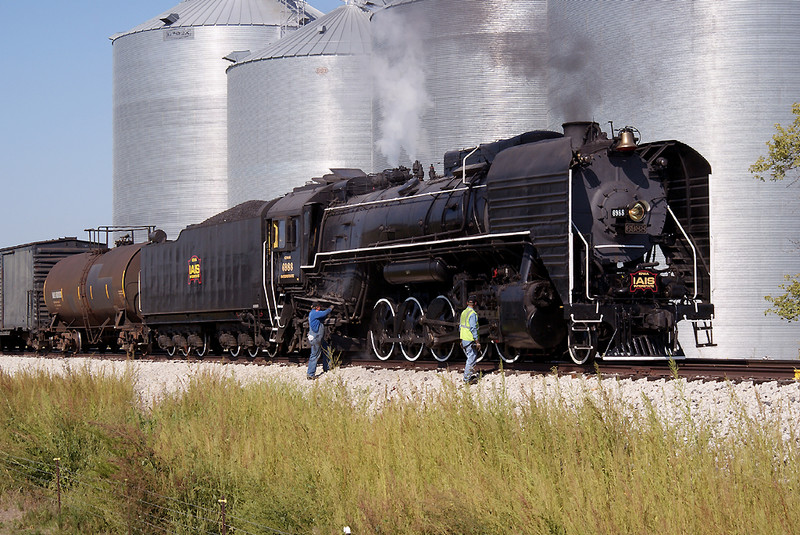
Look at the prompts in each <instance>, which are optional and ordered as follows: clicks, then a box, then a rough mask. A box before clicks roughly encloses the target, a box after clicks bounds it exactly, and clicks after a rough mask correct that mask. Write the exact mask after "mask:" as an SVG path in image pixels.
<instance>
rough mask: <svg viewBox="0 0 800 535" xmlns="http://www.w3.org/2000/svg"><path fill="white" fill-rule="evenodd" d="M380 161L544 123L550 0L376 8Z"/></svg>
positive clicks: (403, 2)
mask: <svg viewBox="0 0 800 535" xmlns="http://www.w3.org/2000/svg"><path fill="white" fill-rule="evenodd" d="M372 20H373V36H374V38H373V45H374V54H373V63H374V65H375V69H374V71H375V78H374V80H375V95H376V104H375V114H374V136H375V138H376V145H377V147H378V151H379V152H380V154H379V155H376V165H377V166H378V167H379V168H381V167H385V166H386V164H396V163H398V162H399V163H401V164H404V165H409V163H410V161H413V160H414V159H419V160H420V161H421V162H422V164H423V166H424V167H425V168H426V169H427V168H428V165H429V164H431V163H435V162H436V163H439V165H437V169H438V170H439V172H441V161H442V155H443V154H444V152H445V151H447V150H451V149H457V148H463V147H466V146H475V145H476V144H478V143H483V142H487V141H493V140H495V139H499V138H503V137H511V136H514V135H517V134H519V133H521V132H523V131H526V130H532V129H535V128H541V127H542V125H544V124H545V123H546V117H547V116H546V113H547V106H546V99H547V86H546V78H545V75H546V72H547V70H546V61H547V1H546V0H516V1H514V2H509V1H506V0H398V1H396V2H394V3H392V5H390V6H388V7H386V8H385V9H381V10H378V11H376V12H375V14H374V15H373V19H372Z"/></svg>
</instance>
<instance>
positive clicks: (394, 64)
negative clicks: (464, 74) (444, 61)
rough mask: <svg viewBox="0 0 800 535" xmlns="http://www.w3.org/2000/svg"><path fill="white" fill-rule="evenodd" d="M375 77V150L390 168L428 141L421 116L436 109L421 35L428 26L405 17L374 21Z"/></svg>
mask: <svg viewBox="0 0 800 535" xmlns="http://www.w3.org/2000/svg"><path fill="white" fill-rule="evenodd" d="M373 25H374V26H373V28H372V32H373V33H372V34H373V36H374V42H375V47H373V57H372V65H373V68H372V75H373V84H374V89H375V94H376V95H377V96H378V97H379V98H378V99H377V101H378V102H379V103H380V106H379V107H378V109H377V113H378V135H379V138H378V140H377V141H376V142H375V146H376V148H377V149H378V150H379V151H380V152H381V153H382V154H383V155H384V156H386V158H387V160H388V162H389V165H391V166H397V165H398V164H399V163H400V158H401V155H402V153H403V152H405V154H406V155H408V156H409V157H410V158H411V159H412V160H413V159H415V158H416V155H417V153H418V150H419V147H420V146H422V144H423V143H424V141H425V138H426V136H425V133H424V129H423V128H422V116H423V114H424V113H425V112H426V111H427V110H428V109H430V108H431V106H432V105H433V103H432V101H431V99H430V97H429V96H428V94H427V90H426V88H425V78H426V76H425V67H424V65H425V61H424V57H425V56H424V48H423V40H422V35H424V28H425V27H426V26H427V24H424V23H423V24H419V23H414V24H412V23H411V21H410V20H408V19H407V18H405V17H403V16H402V15H398V14H393V15H392V16H387V17H380V19H379V20H376V19H373Z"/></svg>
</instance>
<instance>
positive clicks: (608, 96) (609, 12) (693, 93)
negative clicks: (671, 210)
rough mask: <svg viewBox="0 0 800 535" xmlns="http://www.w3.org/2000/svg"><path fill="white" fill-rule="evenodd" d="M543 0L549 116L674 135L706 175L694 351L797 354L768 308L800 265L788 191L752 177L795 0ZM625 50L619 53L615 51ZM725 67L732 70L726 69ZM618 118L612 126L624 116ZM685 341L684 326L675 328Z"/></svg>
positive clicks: (796, 41)
mask: <svg viewBox="0 0 800 535" xmlns="http://www.w3.org/2000/svg"><path fill="white" fill-rule="evenodd" d="M674 7H675V6H674V5H669V4H665V3H662V2H655V1H645V2H625V3H620V2H607V1H606V2H586V3H582V4H580V6H576V5H575V4H572V3H568V2H562V1H551V2H549V6H548V10H549V24H550V28H551V34H552V35H553V36H558V39H553V40H551V43H550V47H551V51H550V54H551V57H552V59H551V61H550V62H549V65H550V68H551V75H550V87H549V108H550V111H549V117H550V123H549V124H550V126H551V128H552V127H554V126H556V125H558V124H560V123H561V122H563V121H569V120H573V119H575V118H576V117H581V116H585V115H586V113H587V112H589V113H591V115H592V116H594V117H598V118H604V119H614V120H615V121H624V123H623V124H633V125H636V127H637V128H638V129H639V130H640V131H641V132H642V135H643V137H644V138H645V139H644V141H653V140H657V139H664V138H666V139H675V138H679V139H681V140H682V141H684V142H685V143H687V144H689V145H691V146H692V147H694V148H695V149H696V150H698V151H699V152H700V153H701V154H703V155H705V156H706V157H707V158H708V160H709V161H710V163H711V166H712V168H713V175H712V177H711V181H710V206H711V215H710V226H711V231H712V282H713V294H712V302H713V303H714V306H715V320H714V341H715V342H716V343H717V344H718V345H717V347H713V348H712V347H709V348H703V349H702V350H701V351H700V353H701V355H700V356H707V357H719V358H729V357H745V358H754V357H755V358H761V357H771V358H784V359H786V358H797V355H798V345H800V336H799V335H798V331H797V327H796V325H793V324H789V323H787V322H786V321H785V320H783V319H781V318H778V317H777V316H775V315H771V314H770V315H765V314H764V312H765V310H766V309H767V308H769V303H767V302H766V301H765V300H764V296H766V295H780V294H782V293H783V292H782V291H781V290H780V288H779V285H781V284H784V283H785V280H784V278H783V276H784V274H795V273H799V272H800V260H798V258H800V257H798V254H797V246H796V244H795V241H796V239H797V236H798V234H800V211H798V210H797V196H796V193H789V194H788V195H787V190H786V189H785V185H781V184H774V183H769V182H767V183H764V182H760V181H758V180H755V179H754V178H753V176H752V175H751V173H750V172H749V166H750V165H751V164H753V163H754V162H755V160H756V159H757V158H758V156H760V155H762V154H766V147H765V143H766V142H767V141H769V140H770V139H771V138H772V135H773V134H774V133H775V129H774V125H775V124H776V123H780V124H783V125H784V126H785V125H787V124H789V123H791V121H792V115H791V106H792V103H793V102H795V101H796V100H797V98H798V97H797V87H799V86H800V62H798V61H797V58H796V54H795V51H796V50H797V49H798V48H800V33H798V32H797V27H798V25H800V3H797V2H794V1H792V0H764V1H763V2H755V3H737V4H735V5H732V4H721V3H719V2H715V1H713V0H701V1H696V2H693V3H692V5H691V8H690V9H686V10H678V9H674ZM621 51H623V52H622V53H623V54H624V59H622V60H621V59H620V53H621ZM731 73H735V75H734V76H733V78H734V79H735V82H733V83H732V76H731ZM623 124H619V125H615V126H623ZM681 340H682V342H683V346H684V348H686V349H687V353H688V350H689V349H693V348H694V339H693V332H692V329H691V328H690V329H688V330H686V331H683V330H682V332H681Z"/></svg>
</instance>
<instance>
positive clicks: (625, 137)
mask: <svg viewBox="0 0 800 535" xmlns="http://www.w3.org/2000/svg"><path fill="white" fill-rule="evenodd" d="M635 149H636V138H635V137H633V130H631V129H629V128H623V129H622V130H620V131H619V141H618V142H617V144H616V145H614V150H617V151H619V152H631V151H632V150H635Z"/></svg>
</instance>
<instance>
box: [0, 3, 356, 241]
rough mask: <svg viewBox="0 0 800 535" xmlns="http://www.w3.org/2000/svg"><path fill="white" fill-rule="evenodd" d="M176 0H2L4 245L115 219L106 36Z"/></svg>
mask: <svg viewBox="0 0 800 535" xmlns="http://www.w3.org/2000/svg"><path fill="white" fill-rule="evenodd" d="M178 3H179V2H178V0H111V1H109V0H106V1H103V2H101V1H98V0H79V1H76V2H66V1H64V0H57V1H56V0H40V1H38V2H22V1H20V0H2V1H1V2H0V20H2V21H3V31H2V32H0V50H2V54H0V72H2V73H3V74H2V77H0V102H2V103H3V110H2V113H0V117H2V119H0V183H1V184H2V189H0V248H3V247H9V246H12V245H19V244H24V243H30V242H33V241H40V240H49V239H53V238H59V237H62V236H77V237H78V238H80V239H86V233H85V232H84V229H86V228H90V227H97V226H100V225H111V224H112V223H113V221H112V220H111V201H112V197H111V182H112V175H111V174H112V154H111V150H112V149H111V148H112V140H111V115H112V108H111V41H110V40H109V39H108V38H109V37H110V36H111V35H113V34H115V33H117V32H121V31H126V30H129V29H130V28H133V27H134V26H136V25H138V24H140V23H142V22H144V21H146V20H148V19H150V18H152V17H154V16H156V15H158V14H160V13H161V12H163V11H166V10H167V9H169V8H171V7H173V6H175V5H177V4H178ZM309 4H310V5H312V6H314V7H316V8H317V9H319V10H321V11H323V12H325V13H329V12H330V11H332V10H333V9H336V8H337V7H339V6H340V5H342V4H343V2H342V0H310V1H309Z"/></svg>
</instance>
